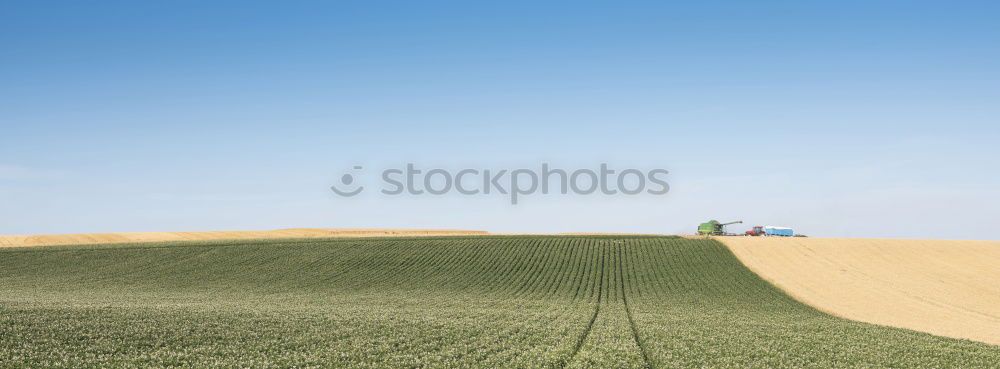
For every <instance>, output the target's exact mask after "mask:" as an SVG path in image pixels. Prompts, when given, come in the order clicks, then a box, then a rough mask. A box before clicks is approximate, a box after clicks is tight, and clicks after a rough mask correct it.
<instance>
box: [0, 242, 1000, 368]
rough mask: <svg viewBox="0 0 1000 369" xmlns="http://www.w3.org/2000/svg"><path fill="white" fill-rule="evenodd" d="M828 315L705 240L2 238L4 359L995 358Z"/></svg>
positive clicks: (803, 362)
mask: <svg viewBox="0 0 1000 369" xmlns="http://www.w3.org/2000/svg"><path fill="white" fill-rule="evenodd" d="M998 363H1000V347H998V346H991V345H987V344H982V343H976V342H971V341H964V340H956V339H948V338H941V337H935V336H931V335H928V334H924V333H919V332H914V331H909V330H903V329H896V328H887V327H879V326H874V325H870V324H864V323H858V322H852V321H848V320H844V319H840V318H835V317H832V316H829V315H826V314H823V313H821V312H819V311H816V310H814V309H812V308H810V307H808V306H805V305H802V304H800V303H798V302H796V301H794V300H792V299H791V298H790V297H788V296H787V295H785V294H783V293H782V292H781V291H780V290H778V289H776V288H774V287H772V286H771V285H770V284H768V283H766V282H765V281H763V280H761V279H760V278H759V277H757V276H756V275H755V274H753V273H752V272H750V271H749V270H748V269H746V268H745V267H744V266H743V265H742V264H740V263H739V261H738V260H736V258H735V257H733V255H732V254H731V253H730V252H729V251H728V250H727V249H726V248H725V247H724V246H722V245H720V244H718V243H716V242H715V241H711V240H693V239H682V238H670V237H610V236H607V237H591V236H561V237H558V236H550V237H542V236H538V237H534V236H506V237H497V236H479V237H442V238H406V239H403V238H385V239H380V238H368V239H336V240H330V239H323V240H315V239H313V240H270V241H254V242H251V241H239V242H219V241H217V242H191V243H164V244H132V245H104V246H74V247H35V248H12V249H3V250H0V367H3V368H18V367H23V368H87V367H94V368H97V367H101V368H116V367H122V368H124V367H132V368H146V367H193V368H234V367H247V368H277V367H287V368H292V367H295V368H307V367H338V368H340V367H359V368H360V367H370V368H384V367H391V368H419V367H432V368H438V367H448V368H464V367H480V368H495V367H515V368H522V367H524V368H534V367H549V368H583V367H600V368H611V367H615V368H618V367H622V368H649V367H652V368H675V367H681V368H688V367H690V368H726V367H738V368H801V367H816V368H879V367H887V368H888V367H891V368H996V367H997V365H998Z"/></svg>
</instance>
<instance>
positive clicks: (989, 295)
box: [717, 237, 1000, 345]
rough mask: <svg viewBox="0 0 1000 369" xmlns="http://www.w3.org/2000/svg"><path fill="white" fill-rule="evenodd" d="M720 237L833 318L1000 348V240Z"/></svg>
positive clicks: (772, 279) (747, 262) (771, 277)
mask: <svg viewBox="0 0 1000 369" xmlns="http://www.w3.org/2000/svg"><path fill="white" fill-rule="evenodd" d="M717 239H718V240H719V241H722V242H723V243H724V244H726V245H727V246H728V247H729V248H730V249H731V250H732V251H733V253H734V254H736V257H737V258H739V260H740V261H742V262H743V263H744V264H745V265H747V266H748V267H749V268H750V269H751V270H753V271H754V272H756V273H757V274H759V275H760V276H761V277H763V278H764V279H766V280H768V281H770V282H772V283H773V284H775V285H777V286H778V287H780V288H781V289H783V290H785V292H787V293H788V294H790V295H792V296H793V297H795V298H797V299H799V300H800V301H802V302H805V303H807V304H809V305H812V306H814V307H816V308H818V309H820V310H823V311H826V312H828V313H830V314H833V315H838V316H841V317H844V318H848V319H853V320H859V321H863V322H869V323H874V324H880V325H886V326H892V327H900V328H908V329H913V330H918V331H924V332H928V333H932V334H936V335H941V336H946V337H955V338H965V339H971V340H976V341H981V342H986V343H990V344H994V345H1000V241H943V240H901V239H844V238H778V237H766V238H757V237H718V238H717Z"/></svg>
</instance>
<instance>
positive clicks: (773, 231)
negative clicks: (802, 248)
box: [764, 226, 795, 237]
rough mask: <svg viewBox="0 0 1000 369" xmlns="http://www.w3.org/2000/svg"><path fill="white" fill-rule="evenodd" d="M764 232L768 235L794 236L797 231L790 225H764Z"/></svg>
mask: <svg viewBox="0 0 1000 369" xmlns="http://www.w3.org/2000/svg"><path fill="white" fill-rule="evenodd" d="M764 234H766V235H768V236H781V237H792V236H794V235H795V232H794V231H792V229H791V228H788V227H778V226H764Z"/></svg>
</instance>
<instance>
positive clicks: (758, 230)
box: [746, 226, 764, 236]
mask: <svg viewBox="0 0 1000 369" xmlns="http://www.w3.org/2000/svg"><path fill="white" fill-rule="evenodd" d="M746 235H747V236H763V235H764V226H753V229H751V230H749V231H747V233H746Z"/></svg>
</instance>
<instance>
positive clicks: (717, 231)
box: [698, 219, 743, 236]
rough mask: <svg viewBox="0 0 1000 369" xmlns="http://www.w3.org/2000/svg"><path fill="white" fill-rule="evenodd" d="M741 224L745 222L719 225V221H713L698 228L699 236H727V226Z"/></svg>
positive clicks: (738, 221)
mask: <svg viewBox="0 0 1000 369" xmlns="http://www.w3.org/2000/svg"><path fill="white" fill-rule="evenodd" d="M739 223H743V221H742V220H737V221H735V222H729V223H719V221H718V220H715V219H712V220H710V221H707V222H705V223H702V224H701V225H699V226H698V234H699V235H703V236H725V235H726V226H727V225H730V224H739Z"/></svg>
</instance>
